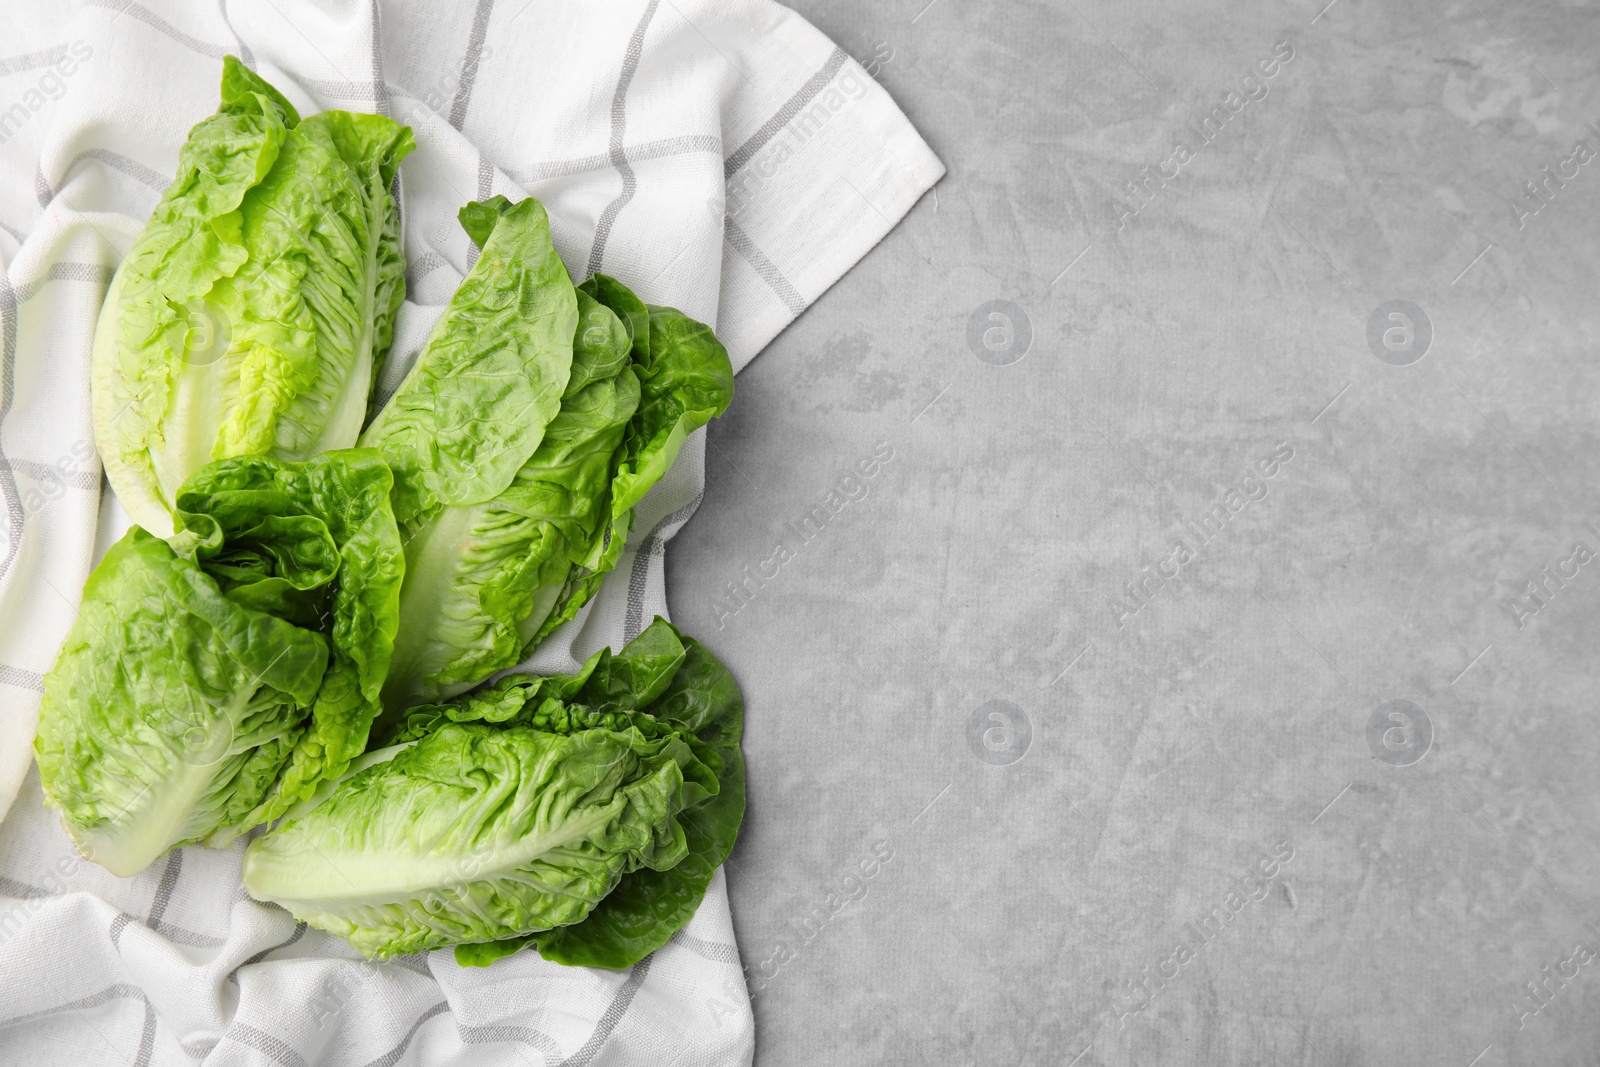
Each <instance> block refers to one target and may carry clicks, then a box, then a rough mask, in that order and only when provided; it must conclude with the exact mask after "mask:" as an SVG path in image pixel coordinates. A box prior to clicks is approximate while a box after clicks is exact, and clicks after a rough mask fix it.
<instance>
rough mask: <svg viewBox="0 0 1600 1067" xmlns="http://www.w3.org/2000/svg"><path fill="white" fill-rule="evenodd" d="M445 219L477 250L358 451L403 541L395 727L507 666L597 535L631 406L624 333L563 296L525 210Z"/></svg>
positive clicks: (391, 704)
mask: <svg viewBox="0 0 1600 1067" xmlns="http://www.w3.org/2000/svg"><path fill="white" fill-rule="evenodd" d="M461 221H462V225H463V227H464V228H465V229H466V230H467V232H468V233H469V234H470V235H471V236H472V237H473V239H474V240H476V241H479V242H480V243H481V246H482V253H481V254H480V255H479V257H478V260H477V262H476V263H475V264H474V265H473V268H472V270H471V272H470V273H469V274H468V275H467V278H466V280H465V281H463V282H462V285H461V287H460V288H459V289H458V290H457V292H456V294H455V296H454V297H452V299H451V302H450V305H449V307H448V308H447V309H446V311H445V314H444V315H443V316H442V317H441V318H440V320H439V322H438V324H437V326H436V327H435V328H434V332H433V334H432V336H431V337H430V338H429V340H428V343H427V345H426V346H425V347H424V348H423V350H422V353H421V355H420V356H419V357H418V359H417V363H416V365H415V366H414V367H413V368H412V370H411V372H410V373H409V374H408V375H407V376H406V380H405V381H404V382H403V383H402V384H401V386H400V389H399V390H398V391H397V392H396V394H395V396H394V398H393V399H392V400H391V401H390V402H389V404H388V406H386V407H385V408H384V409H383V411H382V412H381V413H380V414H379V415H378V417H377V419H375V420H374V422H373V424H372V426H371V427H369V428H368V430H367V432H366V433H365V435H364V436H363V437H362V442H363V443H364V444H368V445H371V446H372V447H375V448H378V449H380V450H381V451H382V452H383V454H384V457H385V458H386V459H387V460H388V462H389V464H390V466H391V467H393V468H394V471H395V483H396V488H395V508H396V513H397V517H398V518H399V520H400V522H401V524H402V526H403V527H404V528H405V530H406V534H407V543H406V557H407V573H408V578H407V581H406V584H405V588H404V591H403V593H402V597H401V609H400V611H401V623H400V635H399V638H398V641H399V645H398V649H399V651H398V654H397V655H396V657H395V670H394V671H393V672H392V673H391V675H390V677H389V680H388V682H387V684H386V686H385V689H384V702H385V705H386V706H387V707H388V708H389V709H390V711H391V712H392V713H395V714H398V713H399V712H400V711H402V710H403V709H404V708H406V707H407V706H409V705H411V704H414V703H416V702H417V701H419V700H429V699H436V698H438V697H441V696H448V695H451V694H454V693H458V692H461V691H462V690H463V689H466V688H468V687H469V686H471V685H474V684H476V683H477V682H480V681H482V680H483V679H484V678H486V677H488V676H489V675H490V674H492V673H493V672H494V671H496V670H499V669H501V668H503V667H509V666H511V665H513V664H515V663H516V662H517V660H518V658H519V655H520V652H521V649H522V646H523V644H524V642H525V640H526V636H527V635H526V634H524V633H523V632H522V631H521V630H519V624H521V623H522V622H523V620H525V619H527V618H528V617H529V616H531V615H533V614H535V610H536V604H537V603H538V597H539V595H540V593H541V591H548V592H545V593H544V596H545V600H544V602H543V606H544V612H548V610H549V606H550V603H551V596H552V595H553V593H554V592H555V591H556V590H559V587H560V583H561V581H562V579H563V577H564V576H565V574H566V573H567V571H568V570H569V569H570V567H571V566H572V562H573V561H574V560H575V559H578V558H581V556H582V555H583V554H584V553H585V552H587V551H588V545H589V542H590V540H591V539H592V536H593V532H594V531H595V529H597V528H598V527H599V525H600V524H601V521H602V518H603V514H604V511H603V509H604V500H605V497H606V493H607V491H608V488H609V486H610V483H611V479H612V476H613V470H614V466H615V456H616V453H617V450H618V448H619V447H620V445H621V442H622V440H623V436H624V434H625V432H626V431H627V428H628V426H629V425H630V421H631V420H632V418H633V416H634V414H635V412H636V410H637V408H638V405H639V380H638V377H637V375H636V374H635V372H634V369H633V365H632V361H631V359H630V355H629V353H630V346H631V338H630V335H629V333H628V330H627V327H626V326H625V325H624V324H623V322H622V321H621V320H619V319H618V317H617V316H616V314H614V313H613V312H612V311H611V310H609V309H608V308H606V307H605V306H604V305H603V304H601V303H600V302H598V301H597V300H595V299H593V298H592V297H590V296H588V295H586V294H580V293H578V292H577V291H576V290H574V288H573V286H572V281H571V279H570V278H569V277H568V275H567V270H566V267H565V266H564V265H563V264H562V262H561V258H560V256H559V255H558V254H557V253H556V250H555V246H554V244H553V243H552V241H551V236H550V224H549V219H548V217H547V216H546V214H545V211H544V208H543V207H542V206H541V205H540V204H539V202H538V201H537V200H532V199H528V200H523V201H521V202H519V203H517V204H512V203H510V202H509V201H508V200H506V199H505V198H504V197H495V198H493V199H492V200H489V201H486V202H484V203H481V204H479V203H473V204H468V205H467V206H466V207H465V208H463V209H462V212H461ZM542 614H543V612H540V615H541V617H542Z"/></svg>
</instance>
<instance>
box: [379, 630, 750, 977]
mask: <svg viewBox="0 0 1600 1067" xmlns="http://www.w3.org/2000/svg"><path fill="white" fill-rule="evenodd" d="M462 723H482V724H485V725H490V726H494V727H497V728H501V729H511V730H521V729H533V730H536V731H553V732H558V733H568V732H571V731H573V730H577V729H585V728H604V729H621V728H623V726H624V725H625V724H631V725H632V727H633V728H634V729H636V730H638V731H640V732H641V733H642V734H644V735H645V736H647V737H661V736H667V735H674V736H677V737H680V738H682V739H683V740H684V741H685V742H686V743H687V744H688V745H689V747H690V749H691V751H693V752H694V754H695V757H696V758H697V760H698V761H699V764H700V766H701V768H703V773H705V774H707V775H708V776H709V779H708V780H707V782H706V783H705V784H704V785H703V787H702V793H703V797H702V799H701V800H699V801H698V802H696V803H693V804H691V805H689V806H687V807H686V808H685V809H684V811H683V812H682V813H681V815H680V816H679V822H680V824H681V825H682V826H683V828H684V831H685V834H686V840H687V851H686V852H685V854H684V856H683V858H682V859H681V860H679V861H678V862H677V863H675V864H673V865H672V866H671V867H670V868H665V869H641V870H637V871H634V872H633V873H631V874H628V875H625V876H624V877H622V878H621V880H620V881H619V882H618V883H617V886H616V888H615V889H613V890H612V891H611V892H610V893H609V894H608V895H607V896H606V897H605V898H604V899H603V900H601V901H600V903H599V904H598V905H596V906H595V907H594V908H593V909H592V910H591V911H590V913H589V914H588V916H587V918H585V919H583V920H582V921H580V922H577V923H574V924H571V925H563V926H560V927H559V928H552V929H550V930H548V931H544V932H530V933H527V934H523V935H519V936H517V937H510V938H501V939H498V940H496V941H492V942H479V943H469V944H462V945H458V946H457V948H456V962H458V963H460V964H462V965H463V966H486V965H488V964H489V963H492V962H493V961H494V960H496V959H499V958H500V957H502V956H506V955H510V954H511V953H513V952H516V951H518V950H519V949H522V948H525V947H527V946H528V945H534V946H536V947H537V949H538V951H539V953H540V954H541V955H543V956H544V957H545V958H546V959H549V960H553V961H555V962H558V963H565V964H572V965H581V966H590V967H611V968H621V967H629V966H632V965H633V964H634V963H637V962H638V961H639V960H641V959H643V958H644V957H645V956H648V955H649V954H650V953H652V952H654V951H655V950H656V949H658V948H660V947H661V946H662V945H664V944H666V943H667V941H668V939H669V938H671V937H672V935H673V934H674V933H676V932H677V931H678V930H680V929H681V928H682V927H683V926H684V925H685V924H687V923H688V921H689V920H690V919H691V918H693V917H694V913H695V910H696V909H697V908H698V907H699V906H700V901H701V899H702V898H703V897H704V896H705V891H706V887H707V886H708V885H709V884H710V883H711V878H712V876H713V875H714V874H715V873H716V869H717V868H718V867H719V866H721V864H722V862H723V861H724V860H726V859H727V858H728V854H729V852H731V851H732V849H733V844H734V841H735V839H736V838H737V837H738V833H739V826H740V823H741V822H742V821H743V818H744V806H745V789H744V756H743V754H742V752H741V751H740V748H739V742H740V739H741V737H742V736H743V731H744V701H743V698H742V697H741V695H740V693H739V686H738V684H737V683H736V682H735V681H734V679H733V676H732V675H731V674H730V673H729V672H728V670H727V668H726V667H724V666H723V665H722V664H721V663H720V662H718V661H717V659H716V657H715V656H713V655H712V654H711V653H710V652H709V651H708V650H707V649H706V648H705V646H704V645H702V644H700V643H699V642H698V641H695V640H694V639H693V638H689V637H684V636H683V635H682V634H680V633H679V632H678V630H677V629H676V628H675V627H673V626H672V624H671V623H669V622H667V621H666V620H665V619H661V618H657V619H656V620H655V621H654V622H652V623H651V624H650V625H649V626H648V627H646V628H645V630H644V632H643V633H641V634H640V635H639V636H638V637H637V638H635V639H634V640H633V641H631V642H630V643H629V644H628V645H627V646H626V647H625V648H624V649H623V650H622V651H621V652H619V653H613V652H612V651H611V650H610V649H602V650H600V651H599V652H597V653H595V654H594V655H593V656H591V657H590V658H589V659H588V661H587V662H585V663H584V665H583V667H582V668H581V669H580V670H578V671H577V672H576V673H574V674H558V675H547V676H540V675H508V676H507V677H505V678H502V679H501V680H500V681H499V682H497V683H495V684H494V685H492V686H488V687H486V688H484V689H482V690H480V691H478V692H476V693H472V694H469V695H466V696H461V697H457V698H456V699H454V700H452V701H448V702H445V703H442V704H431V705H423V706H419V707H416V708H412V709H411V710H410V711H409V712H408V713H407V715H406V718H405V719H404V721H403V722H402V723H401V724H400V725H399V727H398V728H397V729H396V731H395V732H394V734H393V735H392V736H391V738H390V743H391V744H395V745H405V744H408V743H413V742H416V741H418V740H419V739H423V738H427V737H430V736H432V735H434V734H436V733H437V732H438V731H440V730H442V729H447V728H449V727H451V726H454V725H457V724H462ZM713 781H714V784H711V783H712V782H713Z"/></svg>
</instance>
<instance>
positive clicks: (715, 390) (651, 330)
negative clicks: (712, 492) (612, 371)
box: [523, 275, 733, 651]
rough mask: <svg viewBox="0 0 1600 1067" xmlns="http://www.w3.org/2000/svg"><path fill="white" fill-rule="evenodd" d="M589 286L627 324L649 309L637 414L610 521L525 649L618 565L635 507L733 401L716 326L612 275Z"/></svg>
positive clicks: (637, 348) (621, 458)
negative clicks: (641, 296)
mask: <svg viewBox="0 0 1600 1067" xmlns="http://www.w3.org/2000/svg"><path fill="white" fill-rule="evenodd" d="M584 287H585V290H586V291H587V292H589V293H590V294H591V295H593V296H594V297H595V298H596V299H598V300H600V301H601V302H603V303H604V302H609V306H611V307H612V310H614V311H616V312H617V314H618V315H619V317H622V318H623V319H624V321H628V322H632V323H635V324H636V325H637V323H638V321H639V316H640V309H647V314H648V320H647V328H646V329H642V330H641V329H637V328H636V330H635V332H634V339H633V340H634V343H633V354H634V361H635V363H634V369H635V371H636V372H637V373H638V375H639V391H640V400H639V408H638V411H637V412H636V413H635V414H634V417H633V420H632V421H631V422H630V423H629V425H628V433H627V437H626V439H625V440H624V442H623V445H622V449H621V452H620V454H619V455H618V457H617V459H618V462H617V467H616V473H615V474H614V476H613V479H612V484H611V487H610V491H609V494H608V497H609V499H608V502H607V507H608V509H609V511H610V517H609V521H608V522H606V523H603V524H602V525H601V526H600V527H598V528H597V529H596V531H595V533H594V536H593V537H592V538H591V539H590V543H589V545H588V548H587V550H586V551H585V552H584V553H583V556H582V558H581V559H580V560H579V561H578V562H577V563H575V564H574V566H573V567H572V568H571V569H570V570H569V571H568V572H567V575H566V577H565V578H564V579H563V581H562V585H561V588H560V590H559V591H558V592H556V593H555V595H554V596H553V597H552V598H550V603H551V608H550V611H549V614H548V615H546V616H545V617H544V618H543V619H541V620H540V621H539V624H538V626H537V628H534V627H532V626H531V625H529V624H528V623H525V624H524V627H523V629H524V631H525V632H531V633H532V637H531V639H530V640H529V642H528V648H527V651H532V649H533V646H535V645H537V644H538V642H539V641H541V640H543V639H544V638H545V637H546V636H547V635H548V634H549V633H550V632H551V631H553V630H554V629H555V628H556V627H558V626H560V625H561V624H562V623H564V622H567V621H569V620H571V619H573V618H576V617H577V614H578V611H579V609H581V608H582V607H583V605H584V604H586V603H588V602H589V600H590V599H592V598H593V597H594V595H595V593H596V592H598V591H599V589H600V584H601V583H602V582H603V581H604V580H605V576H606V575H607V574H608V573H610V571H611V570H612V569H613V568H615V567H616V565H617V560H619V559H620V558H621V557H622V550H623V548H624V547H625V546H626V544H627V540H628V534H629V531H630V530H631V529H632V527H633V519H634V507H635V505H637V504H638V503H639V501H640V500H643V499H644V495H645V494H646V493H647V492H649V491H650V489H651V487H652V486H654V485H655V484H656V483H657V482H659V481H660V480H661V479H662V478H663V477H665V476H666V473H667V471H668V470H670V469H671V467H672V464H673V461H674V460H676V459H677V458H678V451H679V450H680V449H681V448H682V447H683V442H684V441H685V440H687V439H688V436H689V435H690V434H691V433H693V432H694V431H695V430H697V429H699V428H700V427H701V426H704V425H705V424H706V423H708V422H710V421H711V420H712V419H714V418H716V417H717V416H719V415H721V414H722V413H723V412H724V411H726V410H727V407H728V404H729V403H730V402H732V400H733V365H732V363H730V362H729V360H728V352H727V350H726V349H725V348H723V347H722V343H721V342H720V341H718V340H717V338H716V335H715V334H713V333H712V332H711V328H710V327H709V326H706V325H705V324H704V323H700V322H696V321H695V320H694V319H691V318H690V317H689V316H687V315H685V314H684V313H683V312H681V311H679V310H677V309H676V308H669V307H656V306H654V305H645V304H642V303H641V302H640V301H639V300H638V298H637V297H635V296H634V295H633V294H632V293H631V292H630V291H629V290H628V289H627V288H626V287H625V286H623V285H622V284H621V283H620V282H618V281H617V280H616V279H614V278H608V277H605V276H603V275H595V277H594V278H591V279H590V280H589V281H587V282H585V283H584Z"/></svg>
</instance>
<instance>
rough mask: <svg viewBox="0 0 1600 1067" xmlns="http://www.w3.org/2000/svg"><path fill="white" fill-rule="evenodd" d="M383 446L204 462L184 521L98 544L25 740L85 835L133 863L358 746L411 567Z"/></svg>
mask: <svg viewBox="0 0 1600 1067" xmlns="http://www.w3.org/2000/svg"><path fill="white" fill-rule="evenodd" d="M390 484H391V482H390V476H389V472H388V470H387V468H385V467H384V466H383V463H382V461H381V460H380V459H379V457H378V455H377V454H376V453H375V452H370V451H359V450H357V451H340V452H330V453H327V454H326V455H324V456H320V457H318V458H317V459H315V460H312V461H310V462H308V463H305V464H288V463H282V462H280V461H277V460H273V459H270V458H268V457H265V456H245V457H238V458H235V459H227V460H222V461H219V462H217V463H214V464H210V465H208V466H206V467H204V468H202V469H201V470H200V471H198V472H196V474H195V475H194V476H193V477H192V478H191V479H190V480H189V482H187V483H186V484H185V486H184V488H183V489H182V491H180V492H179V494H178V511H177V513H176V515H177V519H178V525H179V529H178V531H177V532H176V533H174V535H173V537H172V538H171V539H170V541H162V540H160V539H159V538H156V537H154V536H153V535H151V534H149V533H147V532H146V531H144V530H143V529H140V528H138V527H134V528H133V529H132V530H130V531H129V532H128V534H127V535H126V536H125V537H123V539H122V540H121V541H119V542H118V543H117V544H116V545H114V546H112V548H111V550H110V551H109V552H107V554H106V557H105V559H104V560H102V561H101V563H100V565H99V566H98V567H96V568H95V570H94V573H93V574H91V575H90V577H89V581H88V582H87V583H86V584H85V587H84V596H83V603H82V606H81V607H80V609H79V613H78V617H77V619H76V620H75V621H74V623H73V626H72V629H71V630H70V632H69V633H68V636H67V640H66V643H65V644H64V646H63V648H62V650H61V653H60V655H59V656H58V658H57V660H56V663H55V665H54V666H53V667H52V669H51V670H50V672H49V674H47V675H46V676H45V695H44V699H43V702H42V703H41V706H40V717H39V731H38V734H37V737H36V739H35V742H34V751H35V754H36V756H37V758H38V762H39V774H40V780H41V782H42V783H43V786H44V792H45V801H46V803H47V804H49V805H50V806H52V807H54V808H57V809H58V810H60V811H61V812H62V816H63V822H64V823H65V825H66V828H67V831H68V833H69V834H70V835H71V836H72V838H73V840H74V841H75V842H76V843H77V845H78V848H79V850H80V851H81V852H82V853H83V854H84V855H85V856H86V857H88V858H89V859H91V860H93V861H95V862H97V863H100V864H101V865H103V866H104V867H106V868H107V869H108V870H110V871H111V872H112V873H114V874H118V875H123V876H126V875H131V874H134V873H136V872H138V871H140V870H142V869H144V868H145V867H146V866H148V865H149V864H150V863H151V862H153V861H154V860H155V859H156V858H157V857H159V856H160V855H161V854H162V853H164V852H166V851H167V850H168V849H169V848H172V847H173V846H176V845H182V844H188V843H191V842H194V841H198V840H201V839H208V840H209V841H210V842H212V843H216V842H220V841H227V840H230V839H231V838H232V837H234V836H237V835H238V834H239V833H242V832H243V831H245V830H247V829H249V828H250V827H251V826H254V825H257V824H259V823H261V822H263V821H266V820H268V819H271V818H273V817H274V815H275V814H276V813H277V812H279V811H281V810H282V809H283V808H285V807H287V806H288V805H289V804H290V803H292V802H293V801H294V800H296V799H298V798H299V797H301V796H304V795H306V794H307V793H309V792H310V791H312V790H313V789H314V788H315V786H316V785H317V783H318V782H319V781H320V780H321V779H323V778H325V777H336V776H338V775H339V774H341V773H342V772H343V771H344V770H345V768H346V766H347V765H348V764H349V762H350V760H351V759H353V758H354V757H355V756H356V755H359V754H360V753H361V752H362V750H363V749H364V748H365V746H366V740H367V732H368V727H369V725H370V723H371V721H372V718H373V716H374V715H375V714H376V712H377V709H378V695H379V690H380V687H381V683H382V678H383V675H384V672H385V671H386V670H387V668H388V659H389V655H390V649H391V647H392V641H393V636H394V630H395V625H396V618H397V608H398V600H399V586H400V580H401V575H402V568H403V566H404V554H403V552H402V550H401V547H400V539H399V530H398V529H397V528H396V526H395V523H394V517H393V513H392V511H391V510H390V504H389V488H390Z"/></svg>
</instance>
